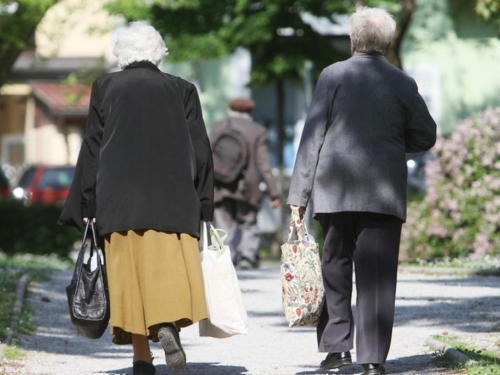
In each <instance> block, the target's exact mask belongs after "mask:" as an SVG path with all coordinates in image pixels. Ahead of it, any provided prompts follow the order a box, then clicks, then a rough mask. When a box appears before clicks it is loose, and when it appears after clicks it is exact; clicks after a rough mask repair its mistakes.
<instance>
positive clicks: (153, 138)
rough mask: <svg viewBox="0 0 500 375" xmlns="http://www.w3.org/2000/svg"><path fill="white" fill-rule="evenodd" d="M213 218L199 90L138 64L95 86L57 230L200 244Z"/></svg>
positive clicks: (210, 170)
mask: <svg viewBox="0 0 500 375" xmlns="http://www.w3.org/2000/svg"><path fill="white" fill-rule="evenodd" d="M212 216H213V166H212V154H211V149H210V143H209V140H208V136H207V132H206V128H205V124H204V122H203V117H202V113H201V107H200V101H199V98H198V93H197V91H196V87H195V86H194V85H192V84H191V83H188V82H186V81H184V80H182V79H180V78H178V77H174V76H172V75H169V74H165V73H162V72H161V71H160V70H159V69H158V68H157V67H156V66H155V65H153V64H151V63H149V62H144V61H142V62H136V63H133V64H130V65H129V66H127V67H126V68H125V69H124V70H123V71H120V72H116V73H111V74H107V75H105V76H103V77H101V78H99V79H98V80H96V81H95V82H94V84H93V86H92V95H91V99H90V109H89V116H88V120H87V129H86V131H85V136H84V140H83V143H82V148H81V150H80V155H79V157H78V162H77V167H76V173H75V179H74V181H73V184H72V186H71V190H70V194H69V196H68V199H67V201H66V203H65V206H64V209H63V212H62V214H61V217H60V224H63V225H72V226H76V227H78V228H79V229H80V230H82V229H83V224H82V217H95V218H96V222H97V228H98V230H99V234H100V235H104V234H107V233H111V232H118V231H125V230H137V229H155V230H161V231H166V232H175V233H187V234H191V235H193V236H196V237H198V236H199V227H200V219H202V220H206V221H211V220H212Z"/></svg>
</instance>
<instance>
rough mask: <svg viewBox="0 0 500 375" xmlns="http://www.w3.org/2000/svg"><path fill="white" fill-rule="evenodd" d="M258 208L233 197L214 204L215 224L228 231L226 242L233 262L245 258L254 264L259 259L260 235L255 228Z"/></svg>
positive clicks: (235, 262)
mask: <svg viewBox="0 0 500 375" xmlns="http://www.w3.org/2000/svg"><path fill="white" fill-rule="evenodd" d="M257 213H258V209H257V208H255V207H254V206H252V205H250V204H248V203H246V202H241V201H237V200H234V199H228V198H226V199H224V200H222V202H219V203H217V204H216V205H215V212H214V221H215V225H216V226H218V227H219V228H221V229H224V230H226V231H227V232H228V237H227V239H226V244H227V245H229V249H230V250H231V258H232V260H233V263H234V264H237V263H238V262H239V261H240V260H242V259H246V260H248V261H249V262H250V263H252V264H254V265H256V264H258V260H259V248H260V236H259V231H258V228H257Z"/></svg>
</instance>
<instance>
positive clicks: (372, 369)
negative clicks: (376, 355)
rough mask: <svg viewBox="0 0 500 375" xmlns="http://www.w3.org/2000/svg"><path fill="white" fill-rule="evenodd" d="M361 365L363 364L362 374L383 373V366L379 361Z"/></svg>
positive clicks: (378, 374) (375, 374)
mask: <svg viewBox="0 0 500 375" xmlns="http://www.w3.org/2000/svg"><path fill="white" fill-rule="evenodd" d="M361 366H363V375H382V374H385V367H384V366H383V365H381V364H380V363H367V364H364V365H361Z"/></svg>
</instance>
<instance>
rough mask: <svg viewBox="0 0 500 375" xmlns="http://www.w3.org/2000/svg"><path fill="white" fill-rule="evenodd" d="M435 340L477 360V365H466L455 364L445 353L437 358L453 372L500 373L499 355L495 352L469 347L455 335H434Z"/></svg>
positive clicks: (475, 374)
mask: <svg viewBox="0 0 500 375" xmlns="http://www.w3.org/2000/svg"><path fill="white" fill-rule="evenodd" d="M434 338H435V339H436V340H439V341H442V342H444V343H446V344H448V345H451V346H453V347H454V348H455V349H457V350H459V351H461V352H462V353H464V354H465V355H466V356H467V357H469V358H471V359H472V360H474V361H476V362H477V366H467V365H466V364H457V363H456V362H453V361H452V360H450V359H449V358H448V357H447V356H446V355H441V356H439V358H440V359H441V360H442V361H444V362H445V363H446V364H447V365H448V367H449V368H450V370H452V371H453V373H454V374H455V373H458V374H467V375H498V374H500V355H499V353H496V352H491V351H487V350H480V349H476V348H471V347H469V346H467V345H465V344H464V343H462V342H461V341H460V339H459V338H458V337H456V336H450V337H444V336H434Z"/></svg>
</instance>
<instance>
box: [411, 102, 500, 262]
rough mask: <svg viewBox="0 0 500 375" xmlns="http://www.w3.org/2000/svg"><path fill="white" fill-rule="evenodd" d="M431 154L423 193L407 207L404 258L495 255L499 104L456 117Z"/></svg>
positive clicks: (499, 239)
mask: <svg viewBox="0 0 500 375" xmlns="http://www.w3.org/2000/svg"><path fill="white" fill-rule="evenodd" d="M433 154H434V155H435V156H436V158H437V159H436V161H434V162H432V163H429V164H428V165H427V168H426V176H427V182H428V184H429V189H428V191H427V194H426V196H425V197H424V198H423V200H421V201H420V202H412V203H411V204H410V205H409V207H408V220H407V223H406V225H404V228H403V234H402V244H401V247H402V255H403V257H406V258H412V259H415V258H427V259H429V258H436V257H444V256H448V257H458V256H470V257H476V258H477V257H482V256H484V255H486V254H491V255H496V254H499V253H500V108H497V109H493V110H487V111H485V112H483V113H480V114H479V115H478V116H476V117H473V118H469V119H467V120H464V121H463V122H461V123H460V124H459V125H458V127H457V129H456V131H455V132H454V133H453V135H452V136H451V137H450V138H448V139H445V138H440V139H438V141H437V142H436V146H435V147H434V149H433Z"/></svg>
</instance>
